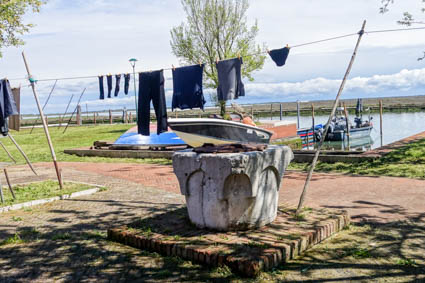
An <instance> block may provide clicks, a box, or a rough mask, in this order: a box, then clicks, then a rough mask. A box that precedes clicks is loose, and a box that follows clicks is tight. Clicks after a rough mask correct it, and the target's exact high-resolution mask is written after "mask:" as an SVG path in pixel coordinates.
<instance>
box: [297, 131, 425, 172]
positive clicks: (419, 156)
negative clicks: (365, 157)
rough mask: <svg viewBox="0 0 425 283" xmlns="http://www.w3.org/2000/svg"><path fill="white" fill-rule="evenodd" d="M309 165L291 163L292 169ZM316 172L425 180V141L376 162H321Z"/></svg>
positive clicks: (401, 149)
mask: <svg viewBox="0 0 425 283" xmlns="http://www.w3.org/2000/svg"><path fill="white" fill-rule="evenodd" d="M308 167H309V164H305V163H291V165H290V168H291V169H301V170H307V169H308ZM316 171H321V172H331V171H333V172H341V173H349V174H361V175H373V176H395V177H408V178H416V179H425V139H422V140H419V141H417V142H414V143H411V144H408V145H406V146H405V147H402V148H399V149H397V150H394V151H392V152H391V153H389V154H387V155H385V156H384V157H382V158H380V159H377V160H375V161H372V162H369V161H365V162H361V163H341V162H338V163H333V164H332V163H323V162H319V163H318V164H317V166H316Z"/></svg>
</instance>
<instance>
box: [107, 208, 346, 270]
mask: <svg viewBox="0 0 425 283" xmlns="http://www.w3.org/2000/svg"><path fill="white" fill-rule="evenodd" d="M278 217H279V216H278ZM349 223H350V217H349V216H348V214H347V213H346V212H344V213H343V214H340V215H332V216H331V217H330V219H327V220H325V221H321V222H320V223H319V224H317V225H315V226H314V229H313V230H310V231H308V232H305V233H303V234H301V235H298V236H297V238H294V239H291V240H290V241H289V242H286V243H283V242H282V243H279V245H277V246H271V247H267V248H265V249H262V250H261V252H259V253H258V254H256V255H255V256H249V257H247V256H244V255H239V254H226V253H225V252H223V250H220V248H218V247H215V246H214V245H209V246H207V247H205V246H200V245H196V243H193V244H191V243H189V244H184V243H181V242H179V241H178V240H176V241H174V240H170V239H169V238H170V237H169V236H167V235H162V234H158V233H151V234H150V235H148V236H146V235H140V234H137V233H136V232H135V230H133V229H129V228H127V227H122V228H114V229H109V230H108V239H110V240H112V241H116V242H119V243H122V244H125V245H128V246H131V247H134V248H138V249H142V250H147V251H151V252H157V253H159V254H161V255H164V256H177V257H181V258H183V259H186V260H190V261H192V262H194V263H200V264H204V265H208V266H221V265H227V266H229V267H230V268H231V270H232V271H233V272H236V273H239V274H242V275H244V276H248V277H255V276H257V275H258V274H259V273H260V272H261V271H267V270H270V269H272V268H274V267H276V266H278V265H279V264H281V263H284V262H287V261H288V260H290V259H293V258H295V257H297V256H298V255H300V254H301V253H302V252H304V251H305V250H307V249H308V248H310V247H312V246H313V245H316V244H318V243H320V242H321V241H323V240H325V239H326V238H328V237H330V236H331V235H333V234H335V233H336V232H338V231H340V230H342V229H343V228H344V227H345V226H347V225H348V224H349ZM312 228H313V227H312ZM295 229H296V228H295ZM220 234H223V233H220ZM224 234H225V233H224Z"/></svg>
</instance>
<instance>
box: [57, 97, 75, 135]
mask: <svg viewBox="0 0 425 283" xmlns="http://www.w3.org/2000/svg"><path fill="white" fill-rule="evenodd" d="M73 98H74V95H71V99H69V102H68V105H67V106H66V109H65V113H63V115H62V117H61V118H59V127H58V129H59V128H60V127H61V126H62V120H63V118H64V117H65V115H66V112H68V108H69V105H70V104H71V101H72V99H73Z"/></svg>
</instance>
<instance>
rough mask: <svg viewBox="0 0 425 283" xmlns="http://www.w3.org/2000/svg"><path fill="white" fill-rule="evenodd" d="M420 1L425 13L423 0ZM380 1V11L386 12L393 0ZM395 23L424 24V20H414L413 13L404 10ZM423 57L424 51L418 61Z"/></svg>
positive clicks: (424, 56) (424, 1)
mask: <svg viewBox="0 0 425 283" xmlns="http://www.w3.org/2000/svg"><path fill="white" fill-rule="evenodd" d="M420 1H421V2H422V4H423V7H422V9H421V11H422V13H425V0H420ZM381 3H382V6H381V8H380V13H381V14H385V13H386V12H388V11H389V8H388V7H389V5H390V4H393V3H394V0H381ZM397 23H398V24H400V25H405V26H411V25H413V24H419V25H425V21H420V20H419V21H418V20H416V19H415V17H414V16H413V14H411V13H410V12H404V13H403V17H402V19H401V20H399V21H397ZM424 59H425V52H424V55H423V57H421V58H418V61H420V60H424Z"/></svg>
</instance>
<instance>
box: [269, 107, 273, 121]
mask: <svg viewBox="0 0 425 283" xmlns="http://www.w3.org/2000/svg"><path fill="white" fill-rule="evenodd" d="M270 120H273V103H270Z"/></svg>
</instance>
